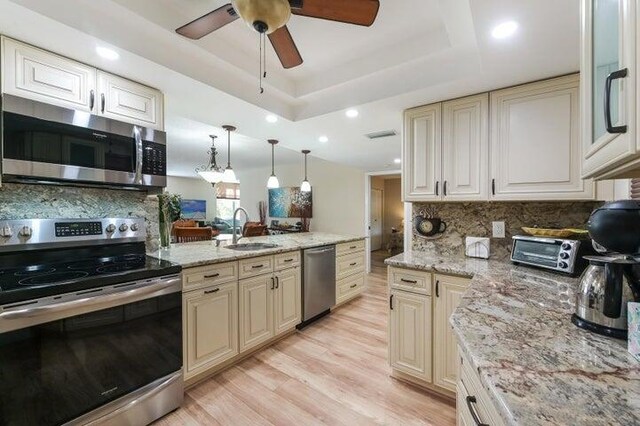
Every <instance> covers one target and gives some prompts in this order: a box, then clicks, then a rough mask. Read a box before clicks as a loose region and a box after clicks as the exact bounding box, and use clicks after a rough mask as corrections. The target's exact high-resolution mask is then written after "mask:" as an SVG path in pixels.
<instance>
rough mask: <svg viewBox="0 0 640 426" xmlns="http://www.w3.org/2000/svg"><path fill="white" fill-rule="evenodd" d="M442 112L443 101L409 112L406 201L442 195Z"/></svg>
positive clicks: (404, 152)
mask: <svg viewBox="0 0 640 426" xmlns="http://www.w3.org/2000/svg"><path fill="white" fill-rule="evenodd" d="M441 115H442V104H439V103H438V104H433V105H427V106H423V107H419V108H414V109H410V110H408V111H406V112H405V115H404V145H403V150H402V156H403V161H402V163H403V164H404V167H403V168H402V184H403V185H404V195H405V201H427V200H435V199H439V198H440V174H441V160H440V156H441V147H442V133H441V130H440V126H441Z"/></svg>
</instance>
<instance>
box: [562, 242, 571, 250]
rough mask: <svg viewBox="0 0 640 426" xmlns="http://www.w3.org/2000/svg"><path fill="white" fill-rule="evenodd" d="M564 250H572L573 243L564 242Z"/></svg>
mask: <svg viewBox="0 0 640 426" xmlns="http://www.w3.org/2000/svg"><path fill="white" fill-rule="evenodd" d="M561 247H562V250H571V244H569V243H562V246H561Z"/></svg>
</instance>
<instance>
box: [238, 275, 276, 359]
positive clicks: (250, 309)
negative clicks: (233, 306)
mask: <svg viewBox="0 0 640 426" xmlns="http://www.w3.org/2000/svg"><path fill="white" fill-rule="evenodd" d="M273 284H274V281H272V276H271V275H266V276H260V277H256V278H249V279H245V280H240V352H244V351H246V350H248V349H250V348H252V347H254V346H256V345H259V344H260V343H262V342H265V341H267V340H269V339H270V338H271V337H273V292H274V290H275V287H274V288H271V287H272V286H273Z"/></svg>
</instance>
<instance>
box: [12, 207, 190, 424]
mask: <svg viewBox="0 0 640 426" xmlns="http://www.w3.org/2000/svg"><path fill="white" fill-rule="evenodd" d="M145 237H146V230H145V224H144V220H143V219H132V218H127V219H95V220H91V219H89V220H88V219H78V220H69V219H60V220H39V219H33V220H13V221H1V220H0V424H2V425H36V424H37V425H58V424H87V423H92V422H94V421H95V422H99V423H100V424H110V425H122V424H147V423H150V422H152V421H153V420H155V419H157V418H159V417H161V416H163V415H164V414H166V413H167V412H169V411H172V410H174V409H176V408H178V407H179V406H180V404H181V403H182V398H183V382H182V298H181V293H180V292H181V287H182V283H181V279H180V271H181V268H180V266H178V265H174V264H172V263H170V262H167V261H163V260H159V259H154V258H152V257H147V256H146V255H145V246H144V240H145Z"/></svg>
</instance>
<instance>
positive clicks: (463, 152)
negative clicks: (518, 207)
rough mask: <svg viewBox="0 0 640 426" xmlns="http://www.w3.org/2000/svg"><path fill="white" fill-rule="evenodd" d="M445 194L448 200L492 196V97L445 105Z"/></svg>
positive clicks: (457, 101) (458, 100) (443, 171)
mask: <svg viewBox="0 0 640 426" xmlns="http://www.w3.org/2000/svg"><path fill="white" fill-rule="evenodd" d="M442 108H443V112H442V114H443V115H442V117H443V118H442V120H443V129H442V132H443V136H442V138H443V139H442V179H443V188H442V194H443V197H444V199H445V200H486V199H487V198H488V196H489V192H488V187H489V95H488V94H487V93H484V94H481V95H477V96H471V97H468V98H463V99H457V100H454V101H449V102H445V103H444V104H443V107H442Z"/></svg>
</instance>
